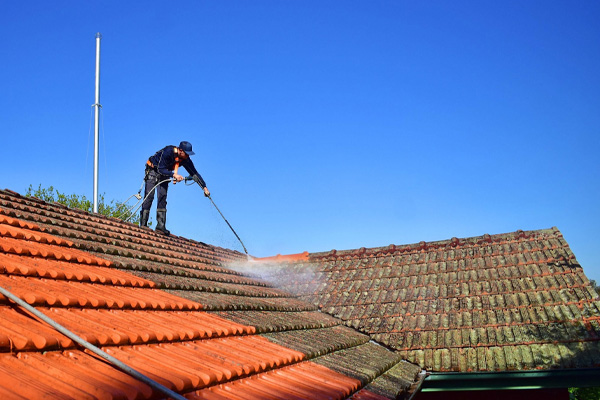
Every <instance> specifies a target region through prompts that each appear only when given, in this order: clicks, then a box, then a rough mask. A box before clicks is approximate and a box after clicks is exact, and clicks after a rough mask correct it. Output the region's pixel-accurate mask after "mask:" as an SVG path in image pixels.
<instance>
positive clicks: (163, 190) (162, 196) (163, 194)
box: [142, 170, 169, 210]
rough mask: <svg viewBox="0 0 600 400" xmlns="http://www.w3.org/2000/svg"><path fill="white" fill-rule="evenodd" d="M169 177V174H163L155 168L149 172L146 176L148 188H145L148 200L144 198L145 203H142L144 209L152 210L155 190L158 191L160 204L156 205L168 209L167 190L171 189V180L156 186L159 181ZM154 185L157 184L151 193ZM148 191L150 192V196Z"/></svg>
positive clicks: (145, 195) (158, 207) (158, 208)
mask: <svg viewBox="0 0 600 400" xmlns="http://www.w3.org/2000/svg"><path fill="white" fill-rule="evenodd" d="M167 178H168V176H165V175H161V174H159V173H158V172H156V171H154V170H150V171H149V172H148V175H147V176H146V189H145V190H144V198H145V199H146V200H144V203H143V204H142V210H150V207H152V202H153V201H154V192H158V204H157V205H156V209H157V210H160V209H163V210H166V209H167V190H169V181H166V182H163V183H161V184H160V185H158V186H156V184H157V183H158V182H160V181H164V180H165V179H167ZM154 186H156V189H154V190H153V191H152V192H151V193H150V191H151V190H152V188H153V187H154ZM148 193H150V195H149V196H148Z"/></svg>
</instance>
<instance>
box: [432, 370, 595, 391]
mask: <svg viewBox="0 0 600 400" xmlns="http://www.w3.org/2000/svg"><path fill="white" fill-rule="evenodd" d="M598 385H600V368H578V369H568V370H566V369H560V370H558V369H552V370H536V371H518V372H517V371H502V372H466V373H464V372H431V373H430V374H429V375H428V376H427V377H426V378H425V380H424V382H423V385H422V387H421V392H445V391H475V390H523V389H553V388H569V387H597V386H598Z"/></svg>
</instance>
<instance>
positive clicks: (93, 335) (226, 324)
mask: <svg viewBox="0 0 600 400" xmlns="http://www.w3.org/2000/svg"><path fill="white" fill-rule="evenodd" d="M298 259H299V260H302V259H303V258H298ZM245 260H246V256H245V255H243V254H240V253H239V252H236V251H230V250H227V249H222V248H218V247H214V246H210V245H207V244H204V243H201V242H194V241H191V240H187V239H185V238H180V237H177V236H171V237H165V236H162V235H158V234H155V233H154V232H153V231H151V230H147V229H141V228H139V227H137V226H134V225H132V224H127V223H123V222H122V221H119V220H116V219H112V218H105V217H99V216H96V215H91V214H88V213H84V212H81V211H77V210H70V209H67V208H64V207H62V206H60V205H58V204H48V203H45V202H42V201H40V200H37V199H32V198H25V197H22V196H20V195H18V194H16V193H14V192H10V191H1V190H0V286H3V287H5V288H7V289H9V290H11V291H12V292H13V293H15V294H16V295H18V296H19V297H21V298H22V299H24V300H25V301H26V302H28V303H29V304H31V305H34V306H35V307H36V308H38V309H39V310H40V311H42V312H43V313H45V314H46V315H48V316H50V317H51V318H53V319H54V320H56V321H57V322H59V323H60V324H62V325H64V326H65V327H67V328H69V329H71V330H73V331H74V332H75V333H77V334H78V335H80V336H82V337H83V338H85V339H86V340H88V341H89V342H91V343H92V344H94V345H96V346H99V347H101V348H102V349H103V350H105V351H106V352H108V353H109V354H111V355H113V356H114V357H116V358H118V359H121V360H123V361H126V362H127V363H128V364H129V365H131V366H132V367H133V368H136V369H138V370H139V371H140V372H142V373H144V374H146V375H147V376H149V377H151V378H153V379H155V380H156V381H158V382H159V383H162V384H164V385H165V386H167V387H169V388H171V389H173V390H175V391H178V392H179V393H183V394H185V396H186V397H188V398H219V396H222V395H223V393H229V394H230V396H226V397H227V398H234V397H235V396H239V397H244V398H261V399H262V398H270V397H277V398H340V399H343V398H349V397H350V396H352V395H353V394H358V393H361V392H362V393H363V394H364V393H367V392H366V391H364V390H363V388H364V387H365V386H366V385H369V384H372V383H373V384H374V383H375V381H376V380H377V378H379V377H381V376H384V375H385V374H386V373H388V372H389V371H391V370H393V369H394V367H395V366H396V365H397V364H398V363H399V362H401V360H400V359H399V358H398V357H397V355H396V354H395V352H393V351H389V350H387V349H383V348H381V349H380V350H382V351H383V353H382V355H383V356H381V357H379V356H378V357H377V358H376V359H375V360H370V361H368V362H367V360H366V358H365V347H364V346H365V345H368V342H369V337H368V336H367V335H365V334H361V333H358V332H357V331H356V330H354V329H352V328H349V327H346V326H344V325H343V323H342V321H340V320H339V319H337V318H334V317H331V316H329V315H327V314H325V313H322V312H320V311H319V310H318V307H317V306H315V305H313V304H310V303H306V302H305V301H303V300H301V299H299V298H297V296H296V295H292V294H290V293H288V292H286V291H283V290H281V289H277V288H275V287H273V286H272V285H270V284H269V283H268V282H265V281H262V280H259V279H255V278H251V277H248V276H244V275H242V274H241V273H239V272H235V271H233V270H232V269H230V265H231V263H239V262H243V261H245ZM331 357H333V360H335V363H333V364H338V365H343V366H344V368H341V369H340V368H337V369H336V368H333V367H332V362H331ZM361 362H364V363H366V364H365V365H367V364H368V367H365V366H362V365H360V363H361ZM413 367H415V366H414V365H413ZM365 368H367V369H368V371H369V373H365V372H364V370H365ZM415 368H417V369H419V370H420V368H419V367H415ZM92 371H93V374H92V373H91V372H92ZM0 374H2V376H3V379H2V380H1V382H0V397H1V398H18V396H17V393H19V394H20V395H21V396H22V397H24V398H34V397H37V398H39V397H44V398H65V397H68V396H70V397H73V398H84V397H90V396H93V397H97V398H131V399H133V398H160V397H161V395H160V394H158V393H154V392H153V391H152V390H151V389H150V388H149V387H147V386H145V385H144V384H141V383H139V382H137V381H136V380H134V379H133V378H130V377H129V376H127V375H125V374H124V373H122V372H120V371H118V370H116V369H114V368H112V367H110V366H108V365H107V364H106V363H105V362H101V361H99V360H98V359H97V358H96V357H94V356H92V355H91V354H89V353H88V351H82V350H81V349H80V348H79V347H78V346H77V345H75V344H74V343H73V342H72V341H71V340H70V339H68V338H66V337H64V336H62V335H61V334H59V333H58V332H56V331H55V330H53V329H52V328H50V327H48V326H46V325H45V324H43V323H41V322H39V321H37V320H36V319H35V318H32V317H31V316H29V315H28V314H27V313H26V312H23V311H22V310H19V309H18V308H17V307H15V306H13V305H12V303H11V302H9V301H8V300H7V299H5V298H0ZM4 377H6V379H4ZM403 378H405V379H406V380H410V379H413V374H412V371H411V372H410V373H408V374H407V375H406V376H404V377H403ZM299 382H301V383H300V384H299ZM416 385H417V380H416V379H414V380H413V385H412V388H414V387H416ZM232 393H235V395H234V394H232ZM308 393H310V395H308ZM410 394H411V388H408V389H407V388H405V387H399V390H398V391H397V392H395V393H392V392H390V393H389V396H388V397H387V398H396V397H398V398H406V397H407V396H409V395H410ZM2 396H3V397H2Z"/></svg>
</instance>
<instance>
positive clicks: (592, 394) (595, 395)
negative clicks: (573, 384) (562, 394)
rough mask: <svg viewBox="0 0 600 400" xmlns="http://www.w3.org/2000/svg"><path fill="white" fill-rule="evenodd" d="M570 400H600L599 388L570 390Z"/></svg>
mask: <svg viewBox="0 0 600 400" xmlns="http://www.w3.org/2000/svg"><path fill="white" fill-rule="evenodd" d="M569 398H570V399H571V400H600V387H586V388H570V389H569Z"/></svg>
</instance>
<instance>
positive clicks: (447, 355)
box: [263, 228, 600, 372]
mask: <svg viewBox="0 0 600 400" xmlns="http://www.w3.org/2000/svg"><path fill="white" fill-rule="evenodd" d="M273 271H274V272H273V274H272V275H271V276H263V278H264V279H266V280H272V281H273V282H278V281H284V282H285V284H284V285H282V286H281V288H282V289H284V290H286V291H289V292H291V293H296V294H298V295H300V298H302V299H304V300H306V301H309V302H311V303H312V304H314V305H315V306H318V307H319V309H320V310H321V311H323V312H326V313H328V314H330V315H333V316H335V317H338V318H340V319H342V320H344V321H345V324H346V325H347V326H350V327H353V328H355V329H357V330H359V331H361V332H364V333H366V334H368V335H369V336H370V337H371V338H372V339H373V340H375V341H377V342H379V343H382V344H384V345H387V346H389V347H391V348H394V349H396V350H397V352H398V354H399V355H400V356H401V357H402V358H403V359H405V360H408V361H411V362H414V363H416V364H418V365H420V366H421V367H423V368H425V369H427V370H431V371H462V372H468V371H507V370H508V371H510V370H534V369H550V368H584V367H598V366H600V361H599V360H600V298H599V296H598V294H597V293H596V292H595V291H594V289H593V288H592V286H591V285H590V283H589V281H588V279H587V278H586V276H585V275H584V272H583V269H582V268H581V266H580V265H579V264H578V263H577V260H576V259H575V256H574V255H573V253H572V251H571V250H570V248H569V246H568V244H567V242H566V241H565V239H564V238H563V235H562V234H561V233H560V231H559V230H558V229H556V228H552V229H546V230H538V231H529V232H523V231H517V232H514V233H508V234H502V235H484V236H480V237H474V238H468V239H458V238H453V239H451V240H447V241H439V242H429V243H427V242H421V243H418V244H413V245H406V246H395V245H390V246H388V247H381V248H374V249H365V248H362V249H358V250H350V251H336V250H332V251H330V252H324V253H312V254H309V256H308V260H307V261H302V260H300V261H297V260H293V261H290V262H289V264H287V265H286V266H285V268H281V269H274V270H273ZM307 271H308V272H310V274H308V273H307ZM278 274H285V275H286V276H288V277H294V276H307V275H309V276H312V277H313V279H312V281H310V282H301V283H298V284H296V283H295V282H294V281H293V280H292V281H289V280H288V281H285V280H284V279H282V278H281V277H280V276H277V275H278Z"/></svg>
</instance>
